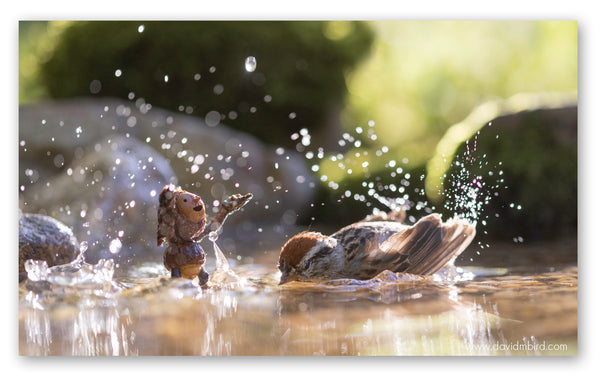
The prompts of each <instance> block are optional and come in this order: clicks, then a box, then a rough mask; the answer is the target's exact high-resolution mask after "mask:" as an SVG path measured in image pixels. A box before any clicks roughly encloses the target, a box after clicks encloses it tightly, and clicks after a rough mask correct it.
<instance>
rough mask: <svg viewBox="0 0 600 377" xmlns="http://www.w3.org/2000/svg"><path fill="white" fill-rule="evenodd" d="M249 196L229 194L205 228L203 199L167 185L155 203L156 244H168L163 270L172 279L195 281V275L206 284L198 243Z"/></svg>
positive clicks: (201, 254)
mask: <svg viewBox="0 0 600 377" xmlns="http://www.w3.org/2000/svg"><path fill="white" fill-rule="evenodd" d="M250 199H252V194H246V195H240V194H236V195H232V196H230V197H229V199H227V200H224V201H223V202H222V203H221V206H220V208H219V210H218V212H217V214H216V215H215V217H214V218H213V219H212V220H211V222H210V223H209V224H208V225H207V222H206V209H205V207H204V203H203V202H202V198H201V197H200V196H198V195H195V194H192V193H190V192H187V191H184V190H182V189H181V188H180V187H175V185H172V184H170V185H166V186H165V187H164V188H163V189H162V191H161V192H160V195H159V198H158V201H159V205H158V231H157V245H158V246H160V245H162V244H163V243H164V242H166V243H167V249H166V250H165V254H164V264H165V267H166V268H167V269H168V270H169V271H171V277H182V278H185V279H194V278H195V277H196V276H198V280H199V283H200V285H201V286H205V285H206V283H207V282H208V278H209V274H208V273H207V272H206V271H205V270H204V261H205V258H204V250H202V247H200V245H199V244H198V242H199V241H201V240H202V239H203V238H204V237H206V236H207V235H208V234H209V233H210V232H212V231H217V230H219V228H221V226H222V225H223V222H224V221H225V219H226V218H227V216H229V214H231V213H233V212H235V211H237V210H238V209H240V208H242V207H243V206H244V205H245V204H246V203H247V202H248V201H249V200H250Z"/></svg>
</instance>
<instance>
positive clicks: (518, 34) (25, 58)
mask: <svg viewBox="0 0 600 377" xmlns="http://www.w3.org/2000/svg"><path fill="white" fill-rule="evenodd" d="M248 57H253V58H254V59H255V61H256V66H254V67H252V69H251V70H249V69H247V68H246V69H244V61H245V59H246V58H248ZM82 97H85V98H95V99H97V100H98V101H100V102H101V101H102V100H103V99H104V98H118V99H121V100H125V101H130V103H132V104H134V103H135V104H136V106H138V105H139V104H140V103H143V104H144V105H145V106H147V109H150V108H163V109H166V110H169V111H173V112H175V113H180V114H182V115H190V116H194V117H198V118H200V119H201V120H203V121H204V122H205V123H206V124H208V125H209V126H215V125H217V124H218V125H223V126H226V127H231V128H233V129H237V130H241V131H243V132H246V133H249V134H251V135H253V136H254V137H257V138H258V139H259V140H261V141H262V142H264V143H265V148H266V149H268V151H269V152H270V153H273V152H275V153H276V154H277V155H281V156H282V157H283V156H284V155H283V152H281V153H279V152H278V151H279V149H278V148H282V147H283V148H286V149H289V150H294V149H295V150H296V152H298V153H299V154H300V155H301V156H302V157H303V161H304V164H305V165H306V169H307V170H308V171H309V172H310V173H311V174H312V175H313V177H312V179H313V180H314V183H310V185H308V182H309V181H310V182H312V181H311V179H309V177H304V176H298V177H297V179H296V181H297V183H298V184H304V183H305V182H307V187H306V190H311V191H314V192H315V194H314V195H315V197H314V198H313V200H312V201H311V205H310V206H306V207H307V208H305V209H297V208H296V209H294V210H293V211H291V212H289V211H288V212H287V216H288V218H289V217H290V216H291V217H295V219H294V220H292V221H293V222H295V223H297V224H298V225H301V226H307V225H308V226H312V225H314V224H324V225H329V226H331V227H332V228H333V227H336V226H339V225H344V224H339V218H340V216H341V217H343V218H345V219H347V221H346V222H350V221H354V220H358V219H360V218H362V217H363V216H365V215H366V214H368V213H370V212H371V211H372V209H373V207H381V204H382V201H383V202H385V201H386V200H387V199H384V198H388V199H389V198H390V197H398V198H404V199H402V202H403V203H405V202H410V203H411V209H412V210H415V208H416V209H419V210H424V209H425V210H427V211H429V212H430V211H441V212H444V213H445V214H446V215H452V214H454V213H456V209H457V208H458V207H460V206H463V207H464V205H463V204H457V203H451V204H448V203H447V202H448V201H449V200H456V196H457V195H456V193H454V194H451V193H450V192H448V187H446V189H445V187H444V186H445V185H446V186H449V185H450V186H452V185H460V183H456V182H455V181H452V182H450V181H449V179H450V177H449V175H450V170H449V169H450V167H451V163H452V162H453V161H456V159H457V158H458V157H460V155H461V153H463V152H464V150H465V148H464V145H465V142H466V141H467V140H469V139H471V143H473V137H474V136H475V135H476V133H477V132H478V130H479V129H480V128H481V127H482V126H484V125H486V124H487V123H488V122H491V121H493V120H494V119H496V118H498V117H501V116H504V115H507V114H517V113H519V112H521V111H524V110H529V111H533V110H538V109H545V108H564V107H568V106H574V105H576V103H577V23H576V22H571V21H454V22H450V21H371V22H354V21H352V22H347V21H330V22H327V21H319V22H312V21H311V22H304V21H301V22H262V21H250V22H240V21H236V22H157V21H152V22H142V21H135V22H133V21H132V22H76V21H68V22H63V21H51V22H41V21H36V22H20V27H19V102H20V104H21V105H31V104H37V103H44V101H47V100H53V99H60V100H64V99H69V98H82ZM140 101H141V102H140ZM575 112H576V108H575ZM542 118H543V117H542ZM555 118H556V117H555V116H554V115H552V116H551V117H550V118H549V119H555ZM536 119H537V118H536ZM544 119H546V118H544ZM575 119H576V118H575ZM521 121H522V119H521V118H519V117H518V119H517V121H516V123H519V122H521ZM524 122H525V123H522V122H521V123H519V124H526V123H527V122H529V123H531V122H532V121H531V120H527V121H524ZM537 122H538V123H540V121H537ZM544 122H545V121H542V122H541V123H544ZM575 122H576V120H575ZM513 123H515V122H513ZM529 123H527V124H529ZM453 126H454V128H452V127H453ZM571 126H572V124H571ZM25 127H28V125H26V124H21V128H22V129H23V128H25ZM540 127H542V128H540V129H539V130H537V131H536V130H533V131H531V130H532V129H534V128H535V127H533V126H531V127H525V126H522V125H521V126H518V127H516V128H514V129H513V130H512V131H510V132H509V133H506V132H505V131H501V130H502V129H501V128H494V130H493V131H490V133H493V134H494V135H491V136H490V138H488V141H486V139H484V137H485V135H481V136H480V144H481V145H485V148H483V147H480V148H479V150H478V152H480V153H481V154H480V155H479V156H478V158H479V159H482V160H483V161H484V163H485V165H486V169H487V170H486V171H485V174H484V175H485V176H484V177H481V176H478V175H477V174H475V176H474V178H473V182H475V183H477V182H479V184H482V183H483V184H485V183H484V181H485V180H486V179H488V178H490V179H491V178H493V179H494V180H493V181H491V182H488V183H487V186H488V191H489V192H487V194H486V195H490V196H492V197H493V196H496V197H499V198H500V199H498V200H502V202H500V203H496V204H495V208H492V209H491V210H490V211H489V214H487V215H486V217H485V218H479V217H480V215H481V213H482V212H483V209H481V208H479V209H478V212H477V214H476V215H475V216H473V217H474V220H477V221H479V224H480V225H481V223H482V220H483V223H484V224H485V223H492V222H494V221H495V220H496V219H494V215H495V217H499V216H500V215H501V216H503V218H501V219H500V220H498V221H497V224H498V225H497V226H495V227H494V225H490V226H489V227H488V228H489V229H488V230H490V232H491V233H493V234H496V235H498V234H503V237H504V238H506V239H509V240H510V239H519V237H520V238H523V237H526V238H527V237H531V238H530V239H536V238H539V237H546V236H549V235H555V233H556V229H557V227H564V225H565V224H567V225H569V226H571V227H575V226H576V208H575V207H574V206H573V203H574V200H576V173H575V171H576V123H575V126H574V127H575V128H574V129H571V130H570V131H565V132H567V133H568V135H569V136H568V137H567V138H566V139H565V137H564V135H563V133H560V132H559V131H557V132H556V133H555V134H556V135H557V136H556V139H553V141H548V140H545V139H543V137H542V136H543V135H544V134H545V133H546V131H544V129H548V128H544V127H545V126H544V125H543V124H542V126H540ZM558 127H559V129H560V127H563V128H564V127H568V126H563V125H559V126H558ZM449 129H451V132H448V130H449ZM525 129H527V130H530V131H527V132H528V133H527V135H529V136H527V137H525V136H523V135H525V134H520V132H524V131H523V130H525ZM515 130H516V131H515ZM573 135H575V136H573ZM494 136H495V139H496V140H495V141H494V140H493V139H494ZM523 138H528V140H530V141H531V143H530V144H531V145H527V146H523V145H521V146H519V145H517V144H516V141H519V140H521V139H523ZM482 139H484V140H482ZM489 139H492V141H490V140H489ZM544 140H545V141H544ZM475 142H477V141H476V140H475ZM554 142H556V143H558V144H561V143H567V144H568V143H571V144H569V145H567V147H565V148H567V149H565V152H564V153H565V154H564V155H558V156H555V157H556V159H557V160H558V162H555V161H548V162H546V163H545V162H544V160H545V159H546V156H545V154H546V152H548V151H556V150H557V149H556V148H557V147H556V145H555V144H553V143H554ZM544 143H545V144H544ZM471 145H472V147H471V149H472V150H471V151H469V152H470V153H473V152H475V149H476V148H473V144H471ZM540 145H541V146H540ZM544 145H546V146H544ZM163 146H164V144H163ZM178 147H182V146H181V145H178ZM197 147H198V146H197ZM461 148H462V149H461ZM544 148H546V150H545V149H544ZM200 149H201V146H200ZM484 149H485V150H484ZM515 149H517V150H519V151H520V155H519V156H518V157H516V153H515V152H514V150H515ZM166 152H172V153H173V154H174V155H175V154H176V155H177V157H178V158H181V157H182V156H181V154H182V153H183V152H182V151H179V150H169V151H166ZM166 152H165V153H166ZM521 152H522V153H521ZM528 152H529V153H530V155H528V154H527V153H528ZM511 156H514V161H511V158H512V157H511ZM250 159H252V157H250ZM501 159H504V161H502V160H501ZM202 160H203V158H202ZM524 161H526V162H524ZM561 161H564V163H562V165H561ZM67 162H68V161H64V165H65V166H66V165H67ZM481 163H482V162H481V161H479V165H480V166H479V168H481ZM471 164H472V162H471ZM502 164H504V165H502ZM523 164H524V165H526V166H525V167H524V168H522V167H521V165H523ZM563 165H564V166H563ZM61 166H62V165H61ZM561 166H562V167H561ZM238 167H239V166H238ZM462 167H463V173H464V172H465V170H469V169H471V170H470V171H467V173H468V174H466V176H465V177H463V178H464V179H467V178H468V179H469V180H470V179H471V177H470V175H469V174H471V173H473V171H474V170H475V167H473V166H471V167H469V166H462ZM275 169H276V170H277V169H279V164H277V163H276V164H275ZM519 169H521V170H520V171H519ZM199 170H200V169H199V168H198V165H195V166H193V167H188V168H187V170H186V172H187V173H189V175H190V176H193V175H194V174H196V175H201V174H202V173H203V172H202V171H201V170H200V172H198V171H199ZM513 173H514V174H513ZM571 173H572V174H571ZM478 174H479V173H478ZM488 174H489V177H487V175H488ZM499 174H500V175H503V177H500V179H498V177H499ZM511 174H512V175H511ZM564 174H567V175H568V176H564ZM265 175H266V177H265V179H266V182H267V183H268V184H272V185H273V187H275V189H276V190H277V189H280V188H282V187H281V185H278V184H279V182H278V181H277V177H276V176H274V175H272V174H269V173H267V174H265ZM20 176H21V177H22V181H26V180H27V179H29V178H30V177H29V176H26V172H25V167H23V169H20ZM456 176H457V173H456V174H454V175H453V179H456ZM222 177H225V178H224V179H226V178H227V177H229V176H228V175H227V174H225V175H223V174H222ZM274 177H275V178H274ZM523 177H526V178H523ZM180 178H181V177H180ZM505 179H506V180H505ZM197 181H199V180H197ZM480 181H481V182H480ZM463 183H464V182H463ZM186 185H187V183H186ZM548 185H553V186H554V185H556V187H557V189H556V190H555V191H554V192H553V193H552V194H548V195H554V196H552V197H544V195H541V196H540V195H538V193H539V192H540V188H542V189H543V188H544V187H548ZM197 186H200V182H198V183H197ZM22 187H28V186H27V184H25V185H22ZM193 187H194V185H193V183H192V184H191V186H190V185H188V186H184V188H186V189H193ZM236 187H237V186H236ZM299 187H300V188H302V187H304V186H299ZM243 189H244V188H240V190H243ZM282 189H284V190H285V189H286V188H285V187H283V188H282ZM21 191H23V188H22V190H21ZM213 191H214V190H213ZM217 191H218V192H217V194H215V195H213V196H215V197H216V198H217V199H220V196H221V195H223V192H222V191H223V190H222V188H219V190H217ZM459 194H460V195H464V194H465V193H464V192H461V193H459ZM452 195H454V197H453V198H452V197H451V196H452ZM479 195H480V196H479V197H477V198H475V199H476V201H479V202H486V197H485V195H481V194H479ZM491 199H495V198H491ZM536 201H537V202H536ZM357 202H358V205H357V204H356V203H357ZM550 202H552V203H550ZM340 203H341V204H342V205H339V204H340ZM385 204H389V201H388V202H386V203H385ZM480 204H481V203H480ZM486 204H487V203H486ZM262 205H264V203H263V204H262ZM469 205H471V204H469ZM268 206H269V204H267V205H265V208H266V207H268ZM271 207H272V206H271ZM545 207H551V208H553V210H550V211H547V210H545V209H544V208H545ZM569 207H570V208H569ZM332 208H335V211H333V210H332ZM517 208H518V213H517ZM565 208H566V209H565ZM382 209H387V207H386V206H385V205H384V206H383V208H382ZM467 210H472V209H471V208H469V209H467ZM511 211H512V212H511ZM541 212H543V214H542V215H539V214H540V213H541ZM412 214H413V215H414V216H413V217H411V220H413V221H414V219H416V218H418V217H419V216H420V215H422V214H423V212H422V211H421V212H420V213H412ZM462 214H464V213H462ZM490 214H491V217H492V219H489V218H488V217H489V216H490ZM284 215H285V214H284ZM538 215H539V216H538ZM267 216H268V214H267ZM536 216H538V217H536ZM540 216H541V217H540ZM284 217H285V216H284ZM510 224H512V225H514V226H512V227H510V226H509V225H510ZM540 224H541V225H540ZM507 226H509V228H507ZM259 229H260V228H259ZM486 233H487V231H486Z"/></svg>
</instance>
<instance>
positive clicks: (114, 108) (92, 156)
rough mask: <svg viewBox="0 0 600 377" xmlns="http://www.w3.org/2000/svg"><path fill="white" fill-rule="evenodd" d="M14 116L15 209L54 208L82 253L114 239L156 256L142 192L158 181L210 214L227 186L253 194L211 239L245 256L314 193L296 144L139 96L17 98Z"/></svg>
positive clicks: (151, 210) (274, 236)
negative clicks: (274, 142)
mask: <svg viewBox="0 0 600 377" xmlns="http://www.w3.org/2000/svg"><path fill="white" fill-rule="evenodd" d="M19 122H20V127H19V140H20V150H19V162H20V169H19V186H20V190H21V192H20V204H21V208H23V209H25V210H27V211H28V212H41V213H46V214H53V215H56V216H57V218H59V219H61V220H63V221H65V223H67V224H68V225H70V226H72V227H73V228H74V231H75V234H76V235H77V236H78V237H80V239H81V240H83V239H88V240H89V250H88V253H87V255H88V256H89V257H92V256H94V258H100V257H110V256H111V255H112V254H111V255H108V253H110V245H111V241H114V242H113V244H112V245H113V247H114V248H118V246H119V242H120V245H121V248H120V251H119V253H117V254H118V255H126V256H129V257H132V256H133V257H135V256H140V255H141V254H139V253H144V254H148V253H150V254H152V253H156V254H162V252H163V249H161V248H157V247H156V245H155V244H154V245H152V244H151V242H150V241H151V240H152V238H156V234H155V233H156V229H155V227H156V203H157V202H158V199H157V196H156V197H152V196H150V193H151V192H152V190H155V192H156V193H159V192H160V190H161V189H162V187H163V185H164V184H166V183H175V184H177V185H180V186H181V187H182V188H183V189H184V190H188V191H191V192H194V193H196V194H199V195H201V196H202V198H203V200H204V202H205V203H206V205H207V209H208V212H207V215H208V216H209V218H210V217H211V216H212V215H214V213H211V209H212V208H211V207H212V204H213V202H214V201H217V200H222V199H224V198H226V197H228V196H229V195H231V194H233V193H242V194H243V193H246V192H251V193H252V194H253V195H254V199H253V201H252V202H251V203H248V205H247V206H246V207H245V208H244V210H243V212H242V213H240V214H237V215H236V216H231V218H229V219H228V220H227V223H226V224H225V226H224V228H223V234H222V235H221V236H220V238H219V240H220V243H221V245H222V247H223V249H224V251H225V252H226V254H228V255H229V254H230V253H236V254H244V255H248V254H249V253H251V252H252V251H253V248H254V247H255V246H253V245H258V244H261V245H260V246H261V247H263V248H264V247H265V243H267V244H269V245H280V244H281V243H282V242H284V239H285V234H286V233H289V232H291V230H290V229H292V228H293V227H295V223H296V219H297V217H298V215H299V213H300V211H301V210H303V209H305V208H306V207H307V203H310V201H311V200H312V198H314V196H315V190H316V189H315V186H316V184H315V182H316V181H315V180H314V178H313V176H312V173H311V172H310V171H309V169H308V167H307V166H306V162H305V160H304V157H303V156H302V155H301V154H299V153H297V152H296V151H289V150H284V149H278V148H277V147H276V146H269V145H266V144H264V143H262V142H260V141H259V140H257V139H256V138H254V137H252V136H250V135H248V134H245V133H243V132H239V131H234V130H232V129H230V128H228V127H227V126H226V125H224V124H223V123H219V124H218V125H216V126H213V127H211V126H208V125H207V124H206V123H205V122H204V121H203V120H201V119H199V118H196V117H193V116H188V115H182V114H177V113H172V112H168V111H165V110H162V109H158V108H153V107H152V106H151V105H150V104H147V103H145V102H144V101H143V100H142V99H138V100H137V101H135V102H127V101H121V100H115V99H93V100H92V99H73V100H64V101H56V102H47V103H41V104H36V105H23V106H21V107H20V111H19ZM115 135H120V136H115ZM117 138H119V140H120V141H118V142H113V141H115V140H117ZM111 140H112V141H111ZM122 146H126V147H123V148H122ZM113 148H115V149H114V150H113ZM40 156H44V157H42V158H40ZM149 157H151V159H152V160H151V161H149ZM117 159H119V160H120V164H116V160H117ZM144 166H146V169H145V170H143V167H144ZM155 168H156V169H155ZM69 169H70V170H69ZM82 169H83V170H82ZM113 169H116V170H113ZM134 183H135V185H134V186H133V187H131V185H132V184H134ZM132 201H134V202H135V207H134V208H130V207H131V206H130V203H131V202H132ZM128 203H129V204H128ZM100 211H101V212H100ZM82 213H84V214H85V216H81V214H82ZM99 213H101V214H102V216H98V217H96V215H97V214H99ZM121 213H123V215H121ZM107 216H109V217H107ZM86 223H88V227H87V228H85V227H83V225H84V224H86ZM102 228H104V230H103V232H104V233H101V231H100V229H102ZM96 229H98V230H97V231H96ZM88 231H89V233H90V234H88ZM120 231H123V234H124V235H123V236H122V237H119V232H120ZM261 231H262V232H261ZM96 233H97V235H95V234H96ZM150 234H152V237H150ZM265 234H267V235H268V237H266V236H265ZM81 237H84V238H81ZM117 239H119V240H118V241H117ZM114 248H113V249H114ZM98 249H100V250H101V251H97V250H98ZM142 249H143V250H142ZM112 256H115V255H112Z"/></svg>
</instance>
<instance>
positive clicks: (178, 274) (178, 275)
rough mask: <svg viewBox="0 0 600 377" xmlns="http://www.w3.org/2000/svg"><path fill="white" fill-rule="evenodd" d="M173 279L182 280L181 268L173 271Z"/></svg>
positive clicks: (175, 268) (174, 268)
mask: <svg viewBox="0 0 600 377" xmlns="http://www.w3.org/2000/svg"><path fill="white" fill-rule="evenodd" d="M171 277H172V278H180V277H181V270H180V269H179V267H173V268H172V269H171Z"/></svg>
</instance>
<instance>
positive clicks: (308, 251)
mask: <svg viewBox="0 0 600 377" xmlns="http://www.w3.org/2000/svg"><path fill="white" fill-rule="evenodd" d="M380 219H385V220H390V219H392V220H400V221H402V219H403V216H399V217H395V216H389V215H387V214H384V215H383V216H371V217H368V218H367V219H365V220H363V221H360V222H357V223H354V224H351V225H348V226H347V227H345V228H342V229H341V230H339V231H337V232H336V233H334V234H332V235H331V236H325V235H323V234H321V233H318V232H302V233H299V234H297V235H295V236H293V237H292V238H290V239H289V240H288V241H287V242H286V244H285V245H284V246H283V248H282V249H281V253H280V256H279V270H280V271H281V280H280V283H279V284H284V283H286V282H289V281H293V280H298V281H319V280H328V279H340V278H351V279H360V280H364V279H370V278H372V277H374V276H375V275H377V274H378V273H380V272H382V271H384V270H390V271H393V272H406V273H411V274H418V275H430V274H434V273H436V272H437V271H439V270H441V269H442V268H443V267H444V266H445V265H446V264H447V263H448V262H451V261H453V260H454V258H456V257H457V256H458V255H459V254H460V253H462V252H463V251H464V250H465V248H466V247H467V246H468V245H469V244H470V243H471V241H472V240H473V238H474V237H475V226H474V225H473V224H471V223H469V222H468V221H467V220H464V219H459V218H458V217H455V218H453V219H451V220H449V221H447V222H442V220H441V216H440V215H439V214H432V215H429V216H426V217H423V218H422V219H420V220H419V221H418V222H417V223H416V224H414V225H413V226H408V225H404V224H401V223H400V222H398V221H374V220H380Z"/></svg>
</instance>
